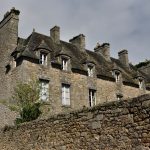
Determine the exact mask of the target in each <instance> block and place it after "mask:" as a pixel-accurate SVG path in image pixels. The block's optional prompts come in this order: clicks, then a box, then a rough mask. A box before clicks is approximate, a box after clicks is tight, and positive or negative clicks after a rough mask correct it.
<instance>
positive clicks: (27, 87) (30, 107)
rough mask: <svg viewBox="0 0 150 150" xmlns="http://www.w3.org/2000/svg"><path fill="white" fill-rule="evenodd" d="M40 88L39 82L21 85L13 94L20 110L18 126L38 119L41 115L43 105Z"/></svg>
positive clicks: (17, 120)
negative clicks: (40, 100) (40, 101)
mask: <svg viewBox="0 0 150 150" xmlns="http://www.w3.org/2000/svg"><path fill="white" fill-rule="evenodd" d="M39 95H40V86H39V82H37V81H30V82H29V83H19V84H18V85H17V86H16V87H15V89H14V94H13V99H14V100H15V101H17V104H18V106H19V108H20V118H17V119H16V124H20V123H23V122H28V121H32V120H35V119H37V118H38V117H39V116H40V114H41V113H42V112H41V111H40V106H41V103H39V99H40V97H39Z"/></svg>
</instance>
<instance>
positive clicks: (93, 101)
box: [89, 89, 96, 107]
mask: <svg viewBox="0 0 150 150" xmlns="http://www.w3.org/2000/svg"><path fill="white" fill-rule="evenodd" d="M95 105H96V90H93V89H89V106H90V107H93V106H95Z"/></svg>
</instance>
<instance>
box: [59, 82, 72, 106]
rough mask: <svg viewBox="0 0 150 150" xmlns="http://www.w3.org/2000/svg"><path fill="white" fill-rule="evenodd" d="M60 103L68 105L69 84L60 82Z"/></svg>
mask: <svg viewBox="0 0 150 150" xmlns="http://www.w3.org/2000/svg"><path fill="white" fill-rule="evenodd" d="M61 90H62V105H64V106H70V85H69V84H64V83H63V84H62V89H61Z"/></svg>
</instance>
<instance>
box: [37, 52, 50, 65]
mask: <svg viewBox="0 0 150 150" xmlns="http://www.w3.org/2000/svg"><path fill="white" fill-rule="evenodd" d="M39 55H40V56H39V57H40V58H39V63H40V64H41V65H43V66H47V65H48V53H47V52H43V51H40V54H39ZM42 56H44V57H42ZM42 58H44V60H42Z"/></svg>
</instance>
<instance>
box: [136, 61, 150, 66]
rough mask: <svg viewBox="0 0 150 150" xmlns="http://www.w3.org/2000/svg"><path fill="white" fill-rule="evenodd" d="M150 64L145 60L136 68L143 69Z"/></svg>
mask: <svg viewBox="0 0 150 150" xmlns="http://www.w3.org/2000/svg"><path fill="white" fill-rule="evenodd" d="M149 63H150V60H145V61H143V62H140V63H138V64H137V65H135V67H136V68H141V67H143V66H146V65H148V64H149Z"/></svg>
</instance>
